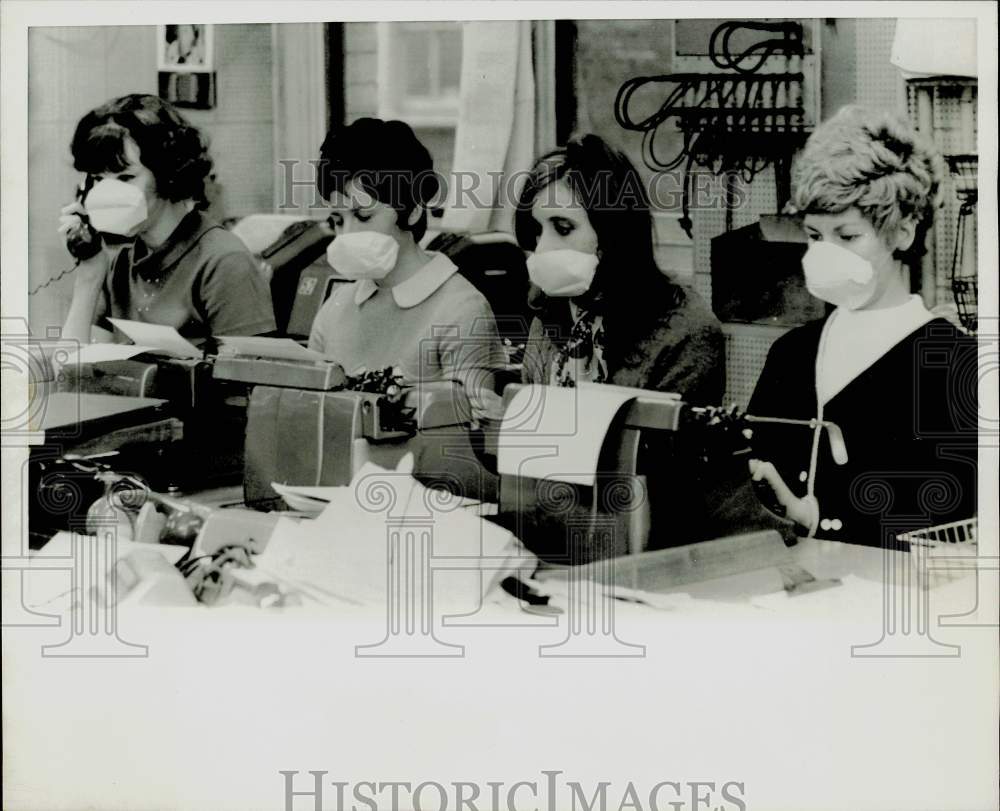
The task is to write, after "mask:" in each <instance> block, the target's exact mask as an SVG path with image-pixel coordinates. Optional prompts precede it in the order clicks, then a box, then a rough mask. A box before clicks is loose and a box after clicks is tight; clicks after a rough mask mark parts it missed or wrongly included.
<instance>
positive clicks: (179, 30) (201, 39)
mask: <svg viewBox="0 0 1000 811" xmlns="http://www.w3.org/2000/svg"><path fill="white" fill-rule="evenodd" d="M156 42H157V49H156V54H157V71H158V74H159V95H160V96H161V97H162V98H164V99H166V100H167V101H169V102H171V103H172V104H175V105H176V106H178V107H190V108H194V109H200V110H210V109H212V108H213V107H215V101H216V99H215V36H214V30H213V26H211V25H204V24H174V25H158V26H157V27H156Z"/></svg>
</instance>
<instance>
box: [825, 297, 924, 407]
mask: <svg viewBox="0 0 1000 811" xmlns="http://www.w3.org/2000/svg"><path fill="white" fill-rule="evenodd" d="M933 318H934V315H933V313H931V312H930V311H929V310H928V309H927V308H926V307H925V306H924V302H923V299H921V298H920V296H917V295H913V296H910V297H909V298H908V299H907V300H906V301H905V302H903V303H902V304H899V305H897V306H895V307H887V308H884V309H881V310H847V309H844V308H843V307H838V308H837V309H836V310H834V312H833V313H832V314H831V315H830V318H829V319H828V320H827V326H826V327H825V328H824V332H825V333H828V337H827V340H823V341H822V344H823V345H822V346H821V348H820V349H821V351H820V352H818V353H817V359H816V360H817V367H816V368H817V374H816V385H817V395H818V396H819V399H820V401H821V402H829V401H830V400H831V399H832V398H833V397H834V396H835V395H837V394H839V393H840V391H841V390H843V389H844V388H845V387H846V386H847V384H848V383H850V382H851V381H852V380H854V379H855V378H856V377H858V376H859V375H861V374H862V373H863V372H864V371H866V370H867V369H869V368H871V367H872V366H874V365H875V363H876V362H877V361H879V360H880V359H881V358H882V357H883V356H884V355H885V354H886V353H888V352H889V350H890V349H892V348H893V347H894V346H896V344H898V343H899V342H900V341H902V340H903V339H904V338H905V337H906V336H907V335H910V334H911V333H913V332H915V331H916V330H918V329H919V328H920V327H922V326H923V325H924V324H926V323H927V322H928V321H931V320H932V319H933Z"/></svg>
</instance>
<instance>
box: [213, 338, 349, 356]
mask: <svg viewBox="0 0 1000 811" xmlns="http://www.w3.org/2000/svg"><path fill="white" fill-rule="evenodd" d="M217 340H218V341H219V342H220V343H221V344H222V347H223V349H224V350H228V351H230V352H233V353H235V354H238V355H247V356H249V357H258V358H274V359H276V360H304V361H314V362H315V361H329V360H330V358H328V357H326V355H323V354H322V353H320V352H316V351H315V350H313V349H306V348H305V347H304V346H302V345H301V344H300V343H298V342H296V341H293V340H292V339H291V338H263V337H260V336H256V335H254V336H245V335H220V336H218V337H217Z"/></svg>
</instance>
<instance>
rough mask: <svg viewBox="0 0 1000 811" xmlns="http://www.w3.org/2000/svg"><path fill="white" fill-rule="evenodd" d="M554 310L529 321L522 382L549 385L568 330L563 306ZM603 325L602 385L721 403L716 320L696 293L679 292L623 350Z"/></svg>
mask: <svg viewBox="0 0 1000 811" xmlns="http://www.w3.org/2000/svg"><path fill="white" fill-rule="evenodd" d="M559 305H563V302H559ZM559 305H556V306H555V307H549V308H548V309H547V310H544V311H543V312H544V313H545V314H544V315H543V316H541V317H538V318H535V319H534V321H532V324H531V331H530V333H529V335H528V342H527V345H526V347H525V352H524V368H523V371H522V373H521V379H522V381H523V382H525V383H543V384H547V383H548V382H549V370H550V369H551V368H552V363H553V361H554V360H555V357H556V354H557V353H558V351H559V343H558V338H559V337H560V336H563V337H565V336H568V335H569V330H570V328H571V326H572V325H571V324H570V323H569V307H568V304H565V305H564V306H561V307H560V306H559ZM557 313H558V315H557ZM604 326H605V332H606V335H605V340H606V342H607V348H606V350H605V353H604V360H605V362H606V363H607V365H608V376H609V378H610V379H609V381H608V382H610V383H613V384H614V385H616V386H630V387H632V388H637V389H652V390H656V391H672V392H677V393H678V394H680V395H681V396H682V397H683V398H684V399H685V400H687V401H688V402H692V403H698V404H701V405H709V404H713V405H718V404H719V403H721V402H722V396H723V394H724V393H725V388H726V341H725V337H724V336H723V334H722V326H721V324H720V323H719V319H717V318H716V317H715V316H714V315H713V314H712V311H711V310H709V309H708V307H707V306H705V303H704V302H703V301H702V300H701V297H700V296H699V295H698V294H697V293H695V292H693V291H691V290H687V289H684V295H683V298H682V300H681V302H680V303H679V304H678V305H677V306H676V307H672V308H670V309H667V310H666V311H664V312H663V314H662V315H660V316H659V317H658V318H657V319H656V320H654V321H653V322H652V323H650V324H648V325H647V326H646V327H645V328H644V329H640V330H638V331H637V332H638V335H637V338H636V339H634V340H632V341H630V342H629V345H628V346H626V347H622V346H620V345H619V343H618V342H616V341H615V335H614V324H608V323H607V322H605V325H604Z"/></svg>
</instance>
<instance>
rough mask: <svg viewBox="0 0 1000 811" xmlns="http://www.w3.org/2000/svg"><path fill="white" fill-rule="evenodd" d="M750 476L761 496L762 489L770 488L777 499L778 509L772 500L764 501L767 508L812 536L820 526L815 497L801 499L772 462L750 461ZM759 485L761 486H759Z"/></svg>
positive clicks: (817, 504)
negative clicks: (803, 528)
mask: <svg viewBox="0 0 1000 811" xmlns="http://www.w3.org/2000/svg"><path fill="white" fill-rule="evenodd" d="M750 475H751V480H752V481H753V483H754V489H755V490H756V491H757V492H758V495H760V487H761V486H764V487H769V488H770V491H771V494H772V495H773V497H774V498H775V499H777V503H778V508H777V509H776V508H775V507H774V506H773V505H772V503H771V502H772V500H771V499H767V498H765V499H762V501H764V504H765V506H767V507H769V508H770V509H772V510H774V512H776V513H778V514H779V515H782V516H784V517H787V518H789V519H791V520H792V521H794V522H795V523H796V524H799V525H800V526H802V527H805V528H806V529H807V530H808V534H809V535H812V534H813V533H814V532H815V531H816V527H817V525H818V524H819V502H817V501H816V497H815V496H803V497H801V498H800V497H799V496H797V495H795V493H793V492H792V491H791V490H790V489H789V487H788V485H787V484H785V480H784V479H782V478H781V474H780V473H778V471H777V469H776V468H775V467H774V465H772V464H771V463H770V462H762V461H761V460H760V459H751V460H750ZM758 483H759V484H758Z"/></svg>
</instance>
